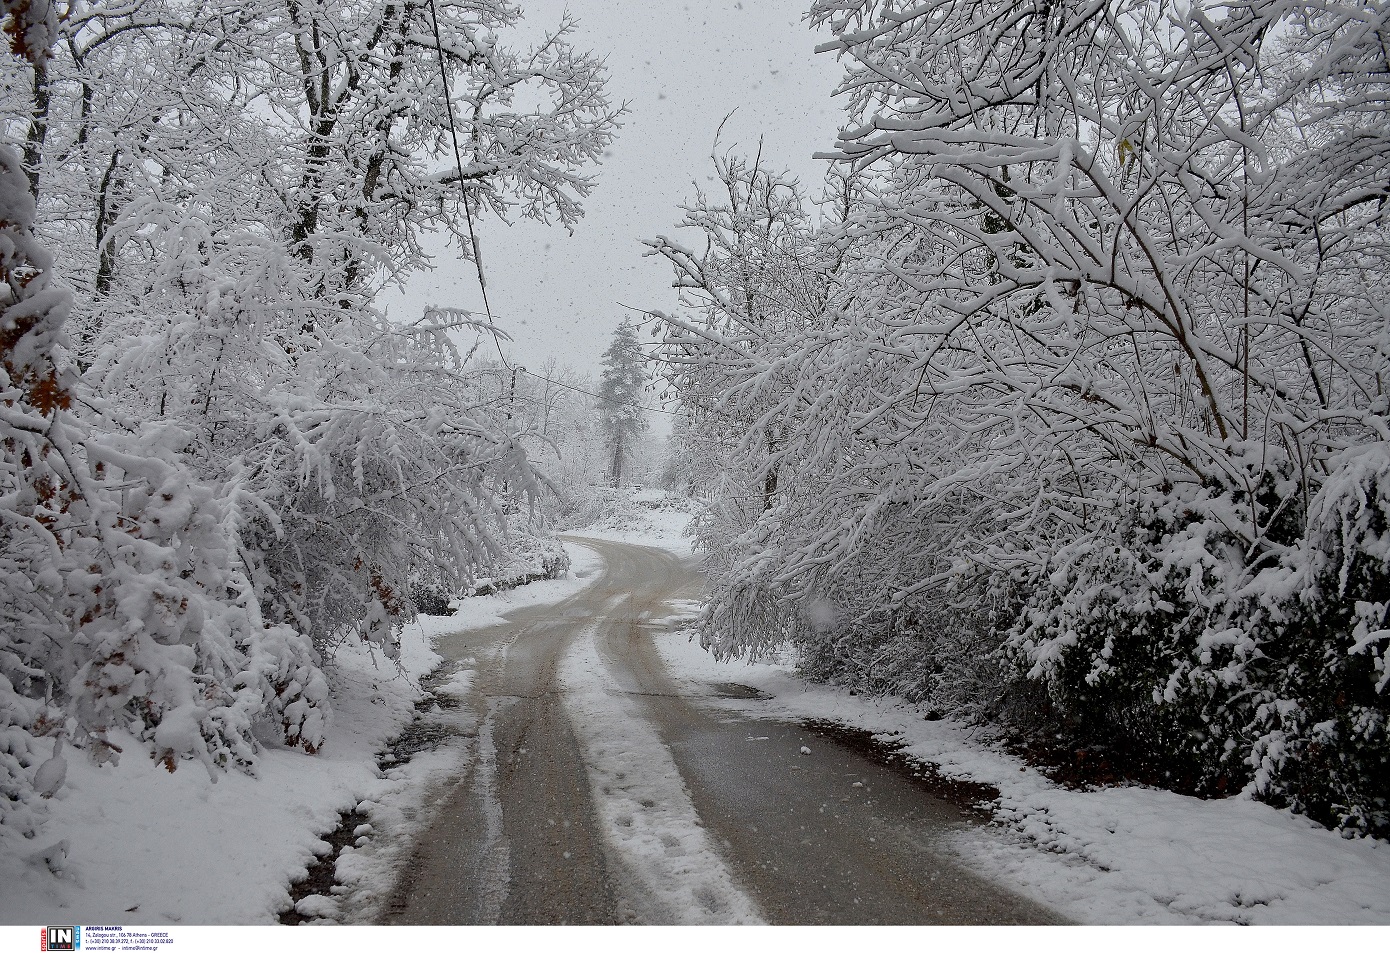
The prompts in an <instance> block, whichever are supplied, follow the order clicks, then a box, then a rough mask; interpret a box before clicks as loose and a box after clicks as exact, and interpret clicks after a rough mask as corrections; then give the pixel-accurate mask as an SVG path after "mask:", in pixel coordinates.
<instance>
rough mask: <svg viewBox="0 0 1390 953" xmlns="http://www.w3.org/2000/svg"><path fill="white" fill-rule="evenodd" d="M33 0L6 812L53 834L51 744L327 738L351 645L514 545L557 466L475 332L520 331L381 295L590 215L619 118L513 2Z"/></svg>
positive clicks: (192, 754) (3, 514)
mask: <svg viewBox="0 0 1390 953" xmlns="http://www.w3.org/2000/svg"><path fill="white" fill-rule="evenodd" d="M5 12H6V16H7V19H6V21H5V28H6V33H7V36H8V37H9V39H10V41H11V44H12V46H13V52H14V53H15V54H16V55H15V56H13V57H10V58H7V59H6V61H5V62H4V63H3V64H0V72H3V73H4V82H3V83H0V113H3V117H4V120H5V121H4V122H3V124H0V129H3V132H4V135H3V137H2V138H3V141H0V212H2V213H3V214H0V253H3V262H0V264H3V278H4V282H5V285H4V286H5V287H8V289H9V292H8V294H9V296H8V298H6V299H5V301H4V302H0V304H3V307H4V309H5V311H4V316H3V319H0V363H2V364H3V379H0V395H2V396H0V399H2V400H3V422H0V427H3V428H4V430H3V431H0V447H2V448H3V452H4V458H3V469H0V542H3V551H2V552H0V567H3V569H4V570H5V578H4V579H3V580H0V597H2V598H0V602H2V603H3V604H2V605H0V790H3V793H4V798H0V824H6V825H10V829H13V828H15V827H23V826H27V827H28V828H30V829H32V825H33V823H34V822H35V817H36V815H35V813H34V812H33V811H32V810H30V807H31V806H32V805H33V804H34V803H37V802H35V800H34V791H33V787H32V785H33V774H32V771H33V768H34V764H35V762H34V756H35V751H39V750H42V751H44V752H45V753H47V752H50V751H52V743H51V742H49V743H47V744H45V745H43V746H42V747H41V748H38V747H35V739H36V738H37V737H39V736H42V735H52V734H60V733H61V734H65V735H66V736H68V737H70V738H72V740H73V743H74V745H75V746H76V747H78V748H81V749H86V750H88V751H89V753H91V754H93V755H94V756H96V757H98V758H114V756H115V755H116V754H117V753H118V750H119V746H120V744H125V743H126V742H121V741H120V739H121V737H122V734H123V733H125V732H129V733H131V734H133V735H134V737H135V738H136V740H137V743H138V744H140V745H141V746H142V747H143V749H144V753H146V754H148V755H150V756H152V757H154V758H156V759H159V760H160V761H162V762H163V763H164V764H165V765H166V766H167V767H168V768H169V770H171V771H172V770H174V769H175V768H176V767H177V766H178V764H179V763H180V762H181V761H182V760H183V759H187V758H193V759H197V760H200V761H201V762H203V763H204V764H205V765H207V766H208V768H209V769H210V770H214V769H217V768H221V767H228V766H241V767H247V766H249V765H250V763H251V761H252V759H253V757H254V754H255V750H256V742H255V740H254V738H253V736H252V734H251V727H252V725H253V723H256V722H262V723H264V722H269V724H270V725H271V726H278V728H279V729H280V732H281V735H282V736H283V738H284V739H285V740H286V741H287V742H288V743H291V744H296V745H300V746H302V747H303V748H305V749H306V750H309V751H313V750H315V749H316V748H317V747H318V746H319V745H320V744H322V743H323V741H324V738H325V729H326V727H327V719H328V717H329V706H328V701H329V699H328V690H327V683H326V680H325V678H324V676H323V674H322V672H321V671H320V666H321V665H322V664H323V662H324V659H325V655H326V650H330V649H332V648H333V647H334V646H336V645H338V644H340V643H341V642H343V641H344V640H348V639H354V640H355V639H361V640H364V641H366V642H368V643H370V644H371V645H373V646H375V647H377V648H380V649H381V650H383V651H385V653H386V654H387V655H391V654H393V651H394V645H395V638H396V630H397V627H398V626H399V624H400V623H401V621H402V620H404V619H406V618H408V617H409V616H410V615H411V614H412V613H413V612H414V609H415V606H414V604H413V602H412V597H411V592H412V590H413V589H414V588H415V587H418V586H419V585H420V584H421V583H422V582H428V583H432V584H437V585H440V586H446V587H453V588H459V587H462V586H463V585H465V584H466V583H467V582H468V581H469V580H470V579H471V578H472V577H473V575H474V574H476V573H478V572H479V571H480V570H481V569H483V568H484V567H487V566H491V565H493V564H494V563H495V562H496V561H497V560H498V559H499V558H500V557H501V556H502V555H504V554H503V550H504V549H505V548H506V547H507V546H508V545H509V544H510V542H511V539H512V537H509V536H508V534H507V531H506V523H507V520H506V513H505V510H506V509H507V507H506V506H504V504H503V502H502V501H503V499H504V498H505V497H509V496H510V497H515V498H517V499H521V500H525V499H527V498H530V497H533V496H534V495H535V494H536V492H537V491H538V489H539V485H538V483H537V481H536V479H535V477H534V475H533V473H532V472H531V469H530V467H529V464H528V461H527V458H526V454H525V451H524V450H523V448H522V446H521V443H520V442H519V438H518V434H517V433H516V432H515V431H514V430H513V429H512V428H511V427H510V425H509V421H508V418H507V415H506V414H505V413H504V412H503V410H502V408H499V407H497V406H495V405H487V404H481V405H480V404H479V402H477V401H476V400H475V399H474V397H475V395H476V390H477V384H476V381H475V380H474V377H473V372H472V368H471V366H470V365H469V363H468V357H469V355H468V354H464V353H460V352H459V351H458V350H457V349H456V346H455V343H454V336H455V335H456V334H457V333H458V332H460V331H467V332H470V333H476V332H479V331H481V332H483V333H490V329H488V328H487V327H486V326H485V325H484V324H483V323H481V322H479V321H477V320H475V319H474V318H473V317H472V316H470V315H466V314H463V313H459V312H451V311H447V310H432V311H430V312H429V313H427V314H426V315H424V316H422V317H421V318H420V319H419V320H416V321H414V322H411V323H407V324H398V323H393V322H390V321H388V320H386V319H385V318H384V317H383V316H382V315H381V314H380V313H378V312H377V311H376V310H375V309H374V308H373V305H372V302H373V298H374V296H375V294H376V293H377V291H379V290H380V289H381V288H382V287H383V286H384V285H385V284H386V283H388V282H390V281H395V280H399V279H400V278H402V277H403V276H404V275H405V274H407V273H408V272H410V271H411V270H413V269H418V268H422V267H425V266H426V265H427V259H426V258H425V256H424V254H423V252H422V251H421V247H420V243H421V238H422V236H423V234H424V233H425V231H427V230H439V229H445V230H449V231H451V232H453V234H454V236H455V238H457V239H458V240H459V242H460V243H461V247H462V248H463V249H464V252H465V254H466V255H469V256H471V257H474V258H476V257H477V256H478V253H479V252H478V247H477V244H476V242H475V241H474V240H473V237H472V236H473V233H474V231H475V229H474V228H473V223H474V221H475V220H476V219H477V218H478V217H479V216H481V215H483V214H485V213H486V214H491V215H504V216H506V215H527V216H531V217H534V218H538V219H542V220H554V221H558V222H560V223H562V224H570V223H572V222H573V221H574V220H575V218H576V217H577V216H578V215H579V214H580V213H581V205H580V202H581V200H582V198H583V197H584V196H585V195H586V194H587V193H588V192H589V190H590V188H591V187H592V178H591V177H590V175H589V174H588V173H587V171H586V167H587V166H591V165H592V164H593V163H594V162H595V161H596V159H597V157H598V156H599V155H600V153H601V151H602V149H603V147H604V146H605V145H606V144H607V143H608V141H609V140H610V139H611V136H612V134H613V131H614V129H615V127H616V119H617V116H618V114H619V110H616V109H614V108H613V107H611V106H610V105H609V103H608V101H607V99H606V97H605V95H604V75H603V70H602V67H601V64H600V62H599V61H598V59H597V58H595V57H594V56H592V55H590V54H587V53H583V52H581V51H578V50H575V49H574V48H573V46H572V45H571V44H570V42H569V39H568V34H569V32H570V29H571V25H570V24H569V23H568V22H566V23H563V24H561V26H560V28H559V29H558V30H557V31H555V32H554V33H553V34H551V35H549V36H547V37H545V38H543V39H542V41H541V42H540V43H538V44H537V45H536V46H534V47H533V48H529V49H525V50H519V49H514V48H511V47H509V46H508V45H507V43H506V34H507V33H508V31H509V29H510V28H511V27H513V26H514V25H515V24H516V23H517V22H518V20H519V18H520V16H521V13H520V10H519V9H518V8H517V7H515V6H513V5H512V4H510V3H507V2H505V0H487V2H483V3H451V2H441V3H438V4H428V5H417V4H409V3H407V4H405V5H404V6H401V5H393V4H386V5H384V6H383V5H381V4H372V3H356V2H346V3H340V2H328V3H308V4H305V3H302V2H293V3H280V2H275V0H266V2H253V3H251V4H250V5H246V4H231V5H228V4H222V3H213V4H211V5H209V4H197V5H189V4H185V3H182V2H180V0H148V2H142V3H139V4H134V5H131V4H115V5H112V4H105V3H78V4H70V5H69V6H68V7H67V8H66V10H65V11H63V15H62V16H61V17H60V16H58V12H59V8H58V7H56V6H54V5H51V4H47V3H34V4H14V5H7V6H6V9H5ZM456 137H457V138H456ZM45 244H47V245H49V246H50V247H57V248H61V249H62V255H61V257H60V258H59V259H58V260H57V261H56V262H55V261H54V260H53V259H52V258H51V257H50V256H49V255H48V254H47V253H46V252H45V250H44V245H45ZM65 288H70V289H72V290H71V291H69V290H65ZM69 315H72V316H74V317H75V318H76V320H75V321H71V322H69V321H68V317H69ZM70 325H71V326H74V327H73V331H74V332H75V333H73V334H72V336H71V337H69V336H68V333H67V332H68V328H69V326H70ZM7 818H12V819H13V821H11V820H7ZM0 833H2V832H0Z"/></svg>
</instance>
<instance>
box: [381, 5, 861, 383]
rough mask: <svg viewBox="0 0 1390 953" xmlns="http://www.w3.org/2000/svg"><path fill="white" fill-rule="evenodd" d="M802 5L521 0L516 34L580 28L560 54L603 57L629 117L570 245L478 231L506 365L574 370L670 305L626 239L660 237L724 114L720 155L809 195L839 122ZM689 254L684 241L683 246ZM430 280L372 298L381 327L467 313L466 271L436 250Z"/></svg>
mask: <svg viewBox="0 0 1390 953" xmlns="http://www.w3.org/2000/svg"><path fill="white" fill-rule="evenodd" d="M809 5H810V0H743V2H736V0H569V2H564V0H529V2H524V3H523V6H524V9H525V11H526V18H527V23H528V24H529V27H530V29H537V28H539V27H542V26H554V25H555V24H556V23H558V21H559V19H560V17H561V15H562V14H563V13H564V11H565V10H566V9H568V10H569V11H570V12H572V13H573V14H574V15H575V16H576V17H578V18H579V21H580V24H579V30H578V31H577V32H576V34H574V36H573V41H574V43H575V45H576V46H577V47H579V48H581V49H591V50H593V51H595V52H597V53H598V54H599V55H601V56H605V57H606V58H607V63H608V68H609V72H610V83H609V92H610V97H611V98H612V100H613V101H614V102H622V101H628V102H629V104H630V110H631V112H630V113H629V115H628V116H627V117H626V118H625V119H624V122H623V128H622V129H620V130H618V135H617V139H616V141H615V142H614V144H613V147H612V150H611V154H610V155H609V156H608V157H607V158H606V159H605V160H604V162H603V165H602V166H601V168H600V169H599V182H598V186H597V188H596V189H595V190H594V192H593V194H592V195H590V197H589V199H588V200H587V201H586V202H585V209H586V215H585V218H584V220H583V221H582V222H580V223H579V225H578V226H577V227H576V229H575V232H574V234H573V235H569V234H567V233H566V232H565V230H564V229H563V228H561V227H558V226H551V227H545V226H541V225H537V224H534V223H530V222H522V223H518V224H514V225H511V226H507V225H504V224H502V223H500V222H498V221H496V220H485V221H484V222H483V224H482V228H481V232H480V236H479V237H480V239H481V243H482V247H483V263H484V265H485V267H486V272H487V280H488V291H489V294H490V297H491V301H492V307H493V311H494V314H495V315H496V316H497V318H498V323H499V324H500V325H501V326H502V327H503V328H505V329H506V331H507V332H508V333H509V334H510V335H511V336H512V337H513V338H514V339H515V340H514V341H513V342H512V343H511V344H510V345H508V346H507V350H508V357H509V359H511V360H513V361H516V362H518V363H521V364H524V365H526V366H528V367H529V368H531V369H532V370H539V368H540V366H541V364H542V362H543V361H544V360H545V359H546V358H547V357H550V356H554V357H557V358H558V359H559V360H560V362H561V363H566V364H570V365H572V366H574V367H575V368H576V369H579V370H581V371H584V372H587V373H597V368H598V361H599V357H600V355H601V354H602V353H603V350H604V348H606V347H607V345H608V341H609V337H610V335H611V334H612V332H613V329H614V328H615V327H616V326H617V325H618V323H619V322H620V321H621V320H622V316H623V314H624V311H623V309H622V308H620V307H619V306H618V304H617V302H619V301H621V302H623V303H625V304H630V305H634V306H637V307H656V308H666V309H669V308H671V307H673V306H674V303H675V292H674V290H672V289H671V287H670V283H671V273H670V269H669V267H668V266H667V265H666V264H665V263H664V261H662V260H659V259H656V258H643V257H642V250H643V249H642V246H641V245H640V244H639V240H640V239H642V238H649V237H654V236H655V235H657V234H658V233H668V234H669V233H671V232H672V231H673V230H674V226H675V223H676V221H677V220H678V219H679V218H680V213H679V212H678V210H677V206H678V205H679V204H681V203H682V202H684V201H686V200H687V199H688V198H690V197H691V196H692V195H693V192H694V188H693V185H692V183H693V181H694V180H695V179H696V178H697V177H698V178H699V179H700V180H701V181H702V182H703V181H704V180H705V179H706V178H707V177H708V176H709V175H710V161H709V155H710V150H711V146H712V145H713V143H714V136H715V130H716V129H717V128H718V126H719V123H720V121H721V120H723V118H724V117H725V115H726V114H728V113H729V111H730V110H733V109H735V108H736V109H737V112H736V113H735V114H734V116H733V118H731V119H730V120H729V122H728V123H727V124H726V126H725V128H724V133H723V136H722V138H721V140H720V147H721V150H723V149H726V148H728V147H729V146H735V147H737V149H738V150H739V151H741V152H745V153H747V154H749V155H750V156H751V155H752V154H753V153H754V152H755V151H756V150H757V148H758V137H759V136H762V137H763V162H764V164H765V165H766V166H770V167H774V168H778V169H787V170H789V171H791V172H792V173H793V174H795V175H797V176H798V177H799V178H801V180H802V182H803V183H804V184H806V185H807V186H809V187H810V189H809V190H810V191H811V192H813V193H814V192H818V191H819V183H820V178H821V175H822V173H823V170H824V168H825V163H824V161H820V160H815V159H812V158H811V156H812V154H813V153H815V152H817V151H826V150H829V149H830V148H832V147H833V146H834V143H835V133H836V130H837V128H838V126H839V123H840V122H841V114H840V110H839V101H838V100H832V99H831V97H830V93H831V91H832V90H833V89H834V87H835V83H836V81H837V80H838V78H839V75H840V68H839V66H838V65H837V63H836V62H835V59H834V57H833V55H832V54H820V55H816V54H815V53H814V52H813V50H814V48H815V46H816V44H817V43H818V42H820V41H821V40H823V39H824V37H823V36H818V35H817V34H815V33H813V32H812V31H811V30H810V28H809V27H808V26H807V25H806V24H805V23H804V22H803V21H802V14H803V13H804V11H805V9H806V8H807V7H808V6H809ZM692 241H693V239H692ZM431 251H432V252H433V253H435V254H436V256H437V257H436V263H435V264H436V267H435V270H434V271H433V272H431V273H427V274H424V275H420V276H417V277H416V278H414V279H413V280H412V281H411V283H410V284H409V286H408V287H407V290H406V292H405V293H404V294H399V293H390V294H388V295H386V296H384V299H383V303H384V304H386V305H387V307H388V308H389V311H390V313H391V315H392V316H393V317H396V318H398V319H406V318H410V317H414V316H416V315H418V314H419V313H420V311H421V310H422V309H423V308H424V307H425V306H427V305H439V306H446V307H449V306H451V307H462V308H470V309H479V310H481V298H480V297H479V295H478V288H477V277H476V273H475V272H474V270H473V266H472V265H471V264H469V263H465V262H462V261H461V260H460V259H459V258H458V250H457V249H456V248H450V247H445V245H444V242H443V241H440V242H438V243H436V244H435V245H434V246H433V247H432V248H431Z"/></svg>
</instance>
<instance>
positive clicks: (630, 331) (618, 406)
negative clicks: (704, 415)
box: [598, 319, 647, 487]
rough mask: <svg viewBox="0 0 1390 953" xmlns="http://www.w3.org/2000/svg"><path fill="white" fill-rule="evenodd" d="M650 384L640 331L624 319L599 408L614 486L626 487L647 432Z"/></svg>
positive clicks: (606, 364) (608, 359) (609, 356)
mask: <svg viewBox="0 0 1390 953" xmlns="http://www.w3.org/2000/svg"><path fill="white" fill-rule="evenodd" d="M646 382H647V368H646V356H645V355H644V354H643V353H642V348H641V347H640V346H639V345H638V343H637V328H636V327H635V326H633V324H632V322H631V321H630V320H627V319H624V321H623V323H622V324H620V325H619V326H618V328H617V330H615V331H614V332H613V343H611V344H609V345H608V350H607V351H604V352H603V378H602V380H601V381H600V382H599V391H598V392H599V396H600V397H601V398H603V403H602V405H601V406H600V407H599V415H600V419H601V420H602V423H603V439H604V447H605V449H606V450H607V455H608V462H609V466H608V475H609V478H610V479H611V480H612V481H613V486H615V487H616V486H618V485H619V484H621V483H622V479H623V469H624V467H625V466H626V465H627V463H628V461H629V460H631V458H632V450H633V447H634V445H635V444H636V442H637V437H638V436H639V435H641V434H643V433H645V432H646V430H647V418H646V416H645V415H644V414H643V412H642V406H641V401H640V399H639V398H640V397H641V394H642V386H643V385H644V384H645V383H646Z"/></svg>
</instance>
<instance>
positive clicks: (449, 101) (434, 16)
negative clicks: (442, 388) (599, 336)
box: [430, 0, 680, 417]
mask: <svg viewBox="0 0 1390 953" xmlns="http://www.w3.org/2000/svg"><path fill="white" fill-rule="evenodd" d="M434 3H435V0H430V25H431V26H432V27H433V28H434V50H435V52H436V53H437V54H438V55H439V78H440V80H441V81H442V82H443V84H444V109H445V112H446V113H447V114H448V117H449V138H450V139H451V140H452V141H453V144H454V167H455V168H456V169H457V170H458V174H459V194H460V195H461V196H463V215H464V218H465V219H466V220H467V221H468V240H469V242H471V243H472V245H473V263H474V264H475V265H476V266H477V271H478V289H479V290H480V291H481V292H482V293H483V310H484V312H486V314H487V323H488V328H489V329H490V330H491V332H492V342H493V344H495V345H496V346H497V356H498V357H499V358H501V360H502V366H503V367H505V368H506V369H507V370H509V371H511V372H512V375H513V381H515V375H517V374H527V375H530V376H531V377H534V378H536V379H537V380H543V381H545V382H546V383H548V384H554V385H555V386H556V387H563V388H565V389H566V390H572V391H576V392H578V393H580V394H588V395H589V396H590V397H595V398H597V399H599V400H601V401H603V402H605V403H609V404H618V405H620V406H623V407H637V408H639V409H641V410H645V411H649V412H650V413H653V414H669V415H670V416H672V417H678V416H680V415H679V413H678V412H677V411H674V410H663V409H661V408H660V407H648V406H647V405H646V404H639V403H637V402H636V401H628V400H614V399H613V398H611V397H604V396H602V395H600V394H595V393H594V392H593V391H588V390H585V389H584V388H582V387H575V386H574V385H573V384H563V383H561V382H560V381H556V380H551V379H550V378H549V377H545V376H544V375H541V374H536V373H533V372H532V371H528V370H527V369H526V368H524V367H521V366H520V365H518V366H516V367H513V366H512V363H511V362H510V361H508V360H507V355H506V353H504V352H503V350H502V341H501V339H500V338H498V336H497V321H496V319H495V318H494V317H493V315H492V303H491V302H490V301H489V300H488V294H487V277H486V275H484V273H483V253H482V248H481V247H480V246H479V245H478V235H477V233H476V232H475V231H474V230H473V206H472V203H471V202H470V201H469V199H468V187H467V186H466V185H465V180H464V175H463V152H462V150H460V149H459V134H458V125H457V123H456V122H455V121H454V100H453V97H452V96H450V95H449V69H448V66H447V65H446V64H445V61H444V41H443V39H442V38H441V37H440V33H439V11H438V10H436V9H435V5H434ZM625 307H626V306H625ZM514 389H515V388H514Z"/></svg>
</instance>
